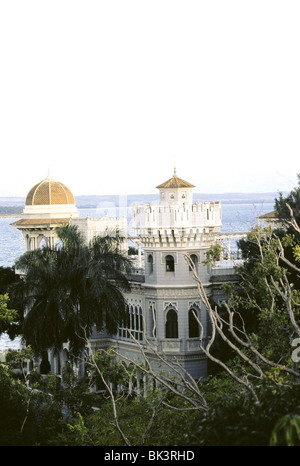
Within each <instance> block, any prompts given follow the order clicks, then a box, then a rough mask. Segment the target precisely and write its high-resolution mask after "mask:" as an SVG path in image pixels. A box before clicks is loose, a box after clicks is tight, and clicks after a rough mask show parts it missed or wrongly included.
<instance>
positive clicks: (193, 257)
mask: <svg viewBox="0 0 300 466" xmlns="http://www.w3.org/2000/svg"><path fill="white" fill-rule="evenodd" d="M190 258H191V260H192V262H193V263H194V266H195V267H196V271H197V266H198V257H197V256H196V254H191V255H190ZM189 270H190V271H191V270H192V268H191V266H189Z"/></svg>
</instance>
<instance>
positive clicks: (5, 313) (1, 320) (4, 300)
mask: <svg viewBox="0 0 300 466" xmlns="http://www.w3.org/2000/svg"><path fill="white" fill-rule="evenodd" d="M8 302H9V296H8V294H7V293H6V294H4V295H0V334H1V333H3V332H7V331H8V330H9V329H10V327H11V325H12V324H13V323H14V322H15V321H16V320H17V319H18V311H16V310H15V309H8Z"/></svg>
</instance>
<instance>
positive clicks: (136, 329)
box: [119, 304, 144, 340]
mask: <svg viewBox="0 0 300 466" xmlns="http://www.w3.org/2000/svg"><path fill="white" fill-rule="evenodd" d="M143 332H144V329H143V310H142V308H141V306H137V305H132V304H126V307H125V316H124V319H123V321H122V322H121V325H120V327H119V336H120V337H122V338H129V339H130V338H132V336H133V338H136V339H137V340H142V339H143Z"/></svg>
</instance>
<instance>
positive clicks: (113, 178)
mask: <svg viewBox="0 0 300 466" xmlns="http://www.w3.org/2000/svg"><path fill="white" fill-rule="evenodd" d="M299 24H300V2H299V0H284V1H277V0H249V1H244V0H235V1H233V0H228V1H227V0H206V1H202V0H196V1H194V0H185V1H177V0H150V1H143V0H135V1H132V0H120V1H119V0H106V1H102V0H96V1H94V0H84V1H78V0H51V1H44V0H35V1H32V0H0V156H1V172H0V173H1V175H0V196H26V194H27V192H28V191H29V190H30V188H31V187H32V186H33V185H34V184H36V183H38V182H39V181H41V180H42V179H44V178H46V176H47V172H48V166H49V165H50V168H51V174H52V176H53V178H55V179H56V180H58V181H61V182H63V183H64V184H66V185H67V186H68V188H70V189H71V191H72V192H73V194H74V195H75V196H76V195H84V194H86V195H89V194H98V195H103V194H133V193H135V194H138V193H141V194H142V193H153V192H156V189H155V186H156V185H158V184H160V183H162V182H164V181H166V180H167V179H168V178H171V176H172V174H173V168H174V165H176V167H177V174H178V176H180V177H181V178H183V179H185V180H186V181H189V182H190V183H193V184H194V185H196V189H195V192H201V193H223V192H268V191H275V192H278V191H281V190H283V191H284V190H287V191H290V190H291V189H293V188H294V187H295V186H296V185H297V176H296V174H297V173H300V165H299V155H300V133H299V130H300V27H299Z"/></svg>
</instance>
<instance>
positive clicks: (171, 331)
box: [166, 309, 178, 338]
mask: <svg viewBox="0 0 300 466" xmlns="http://www.w3.org/2000/svg"><path fill="white" fill-rule="evenodd" d="M166 338H178V321H177V313H176V311H174V309H170V310H169V311H168V313H167V321H166Z"/></svg>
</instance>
